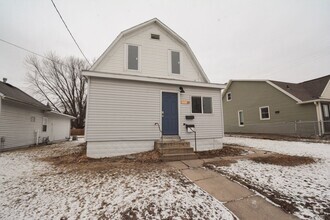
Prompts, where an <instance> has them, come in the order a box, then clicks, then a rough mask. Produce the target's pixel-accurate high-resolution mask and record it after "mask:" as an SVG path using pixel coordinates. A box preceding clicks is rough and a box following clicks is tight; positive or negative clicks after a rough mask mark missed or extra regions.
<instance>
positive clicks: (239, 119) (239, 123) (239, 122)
mask: <svg viewBox="0 0 330 220" xmlns="http://www.w3.org/2000/svg"><path fill="white" fill-rule="evenodd" d="M240 112H242V118H243V124H242V125H241V118H240V117H239V116H240V115H239V113H240ZM237 116H238V126H239V127H244V126H245V124H244V111H243V110H238V112H237Z"/></svg>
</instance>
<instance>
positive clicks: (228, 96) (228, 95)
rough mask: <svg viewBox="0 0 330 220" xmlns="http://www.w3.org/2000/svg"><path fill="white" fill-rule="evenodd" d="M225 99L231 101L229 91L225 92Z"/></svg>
mask: <svg viewBox="0 0 330 220" xmlns="http://www.w3.org/2000/svg"><path fill="white" fill-rule="evenodd" d="M226 97H227V101H231V92H227V93H226Z"/></svg>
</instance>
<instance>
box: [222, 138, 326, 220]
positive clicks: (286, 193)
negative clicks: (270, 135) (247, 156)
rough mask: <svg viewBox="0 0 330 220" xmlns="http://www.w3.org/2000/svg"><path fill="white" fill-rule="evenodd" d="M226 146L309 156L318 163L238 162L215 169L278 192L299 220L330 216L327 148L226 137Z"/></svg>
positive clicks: (324, 146) (311, 144)
mask: <svg viewBox="0 0 330 220" xmlns="http://www.w3.org/2000/svg"><path fill="white" fill-rule="evenodd" d="M224 142H225V143H227V144H237V145H242V146H248V147H255V148H258V149H262V150H267V151H273V152H277V153H282V154H288V155H298V156H311V157H314V158H317V159H319V160H318V161H317V163H314V164H309V165H302V166H296V167H285V166H277V165H270V164H261V163H256V162H253V161H251V160H239V161H238V162H237V163H234V164H231V165H230V166H229V167H217V169H220V170H221V171H222V172H224V173H227V174H229V175H231V176H238V177H239V178H241V179H242V180H243V181H244V180H245V181H246V182H248V183H249V184H252V185H254V186H255V187H257V188H259V189H262V190H263V191H266V192H267V193H274V192H278V193H280V194H282V195H283V196H282V197H281V199H283V200H285V201H286V202H288V203H291V204H294V205H295V206H296V207H297V208H298V210H297V211H296V212H295V213H294V214H295V215H296V216H298V217H299V218H301V219H324V218H326V217H325V216H327V218H329V216H330V145H329V144H321V143H307V142H293V141H274V140H262V139H250V138H239V137H226V138H225V140H224Z"/></svg>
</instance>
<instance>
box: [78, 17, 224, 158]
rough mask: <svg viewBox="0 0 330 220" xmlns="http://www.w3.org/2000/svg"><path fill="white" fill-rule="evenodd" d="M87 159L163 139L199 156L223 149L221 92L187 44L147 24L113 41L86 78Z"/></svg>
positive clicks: (140, 147) (137, 148)
mask: <svg viewBox="0 0 330 220" xmlns="http://www.w3.org/2000/svg"><path fill="white" fill-rule="evenodd" d="M83 74H84V75H85V76H87V77H88V85H89V87H88V103H87V113H86V126H85V129H86V132H85V134H86V141H87V156H89V157H109V156H117V155H125V154H131V153H137V152H142V151H148V150H152V149H153V148H154V141H155V140H159V139H160V138H161V133H160V131H159V129H158V125H159V126H160V129H161V130H162V132H163V135H164V136H165V137H166V136H172V137H174V138H175V137H177V138H181V139H182V140H186V141H189V142H190V143H191V146H194V133H193V132H191V131H190V129H189V128H187V126H186V125H187V124H188V126H195V131H196V133H197V145H198V148H197V150H208V149H214V148H221V147H222V137H223V118H222V103H221V89H223V88H224V85H220V84H211V83H210V82H209V79H208V78H207V76H206V75H205V73H204V71H203V69H202V67H201V66H200V64H199V63H198V61H197V59H196V57H195V55H194V54H193V52H192V50H191V49H190V47H189V46H188V43H187V42H186V41H185V40H183V39H182V38H181V37H180V36H178V35H177V34H176V33H175V32H174V31H172V30H171V29H170V28H168V27H167V26H166V25H164V24H163V23H162V22H160V21H159V20H158V19H156V18H155V19H152V20H149V21H147V22H145V23H142V24H140V25H137V26H135V27H132V28H130V29H128V30H125V31H123V32H121V33H120V34H119V36H118V37H117V38H116V39H115V41H114V42H113V43H112V44H111V45H110V46H109V47H108V49H107V50H106V51H105V52H104V53H103V54H102V55H101V57H100V58H99V59H98V60H97V61H96V62H95V64H94V65H93V66H92V67H91V69H90V70H89V71H84V72H83Z"/></svg>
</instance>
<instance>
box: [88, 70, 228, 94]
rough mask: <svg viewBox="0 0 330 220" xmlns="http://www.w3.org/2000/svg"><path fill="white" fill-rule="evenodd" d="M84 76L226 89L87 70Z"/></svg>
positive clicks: (196, 83) (216, 86)
mask: <svg viewBox="0 0 330 220" xmlns="http://www.w3.org/2000/svg"><path fill="white" fill-rule="evenodd" d="M82 74H83V75H84V76H89V77H100V78H108V79H120V80H131V81H139V82H151V83H161V84H170V85H179V86H193V87H204V88H214V89H220V90H221V89H224V88H225V87H226V86H225V85H224V84H217V83H204V82H194V81H186V80H177V79H167V78H156V77H150V76H137V75H127V74H118V73H108V72H97V71H86V70H85V71H83V72H82Z"/></svg>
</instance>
